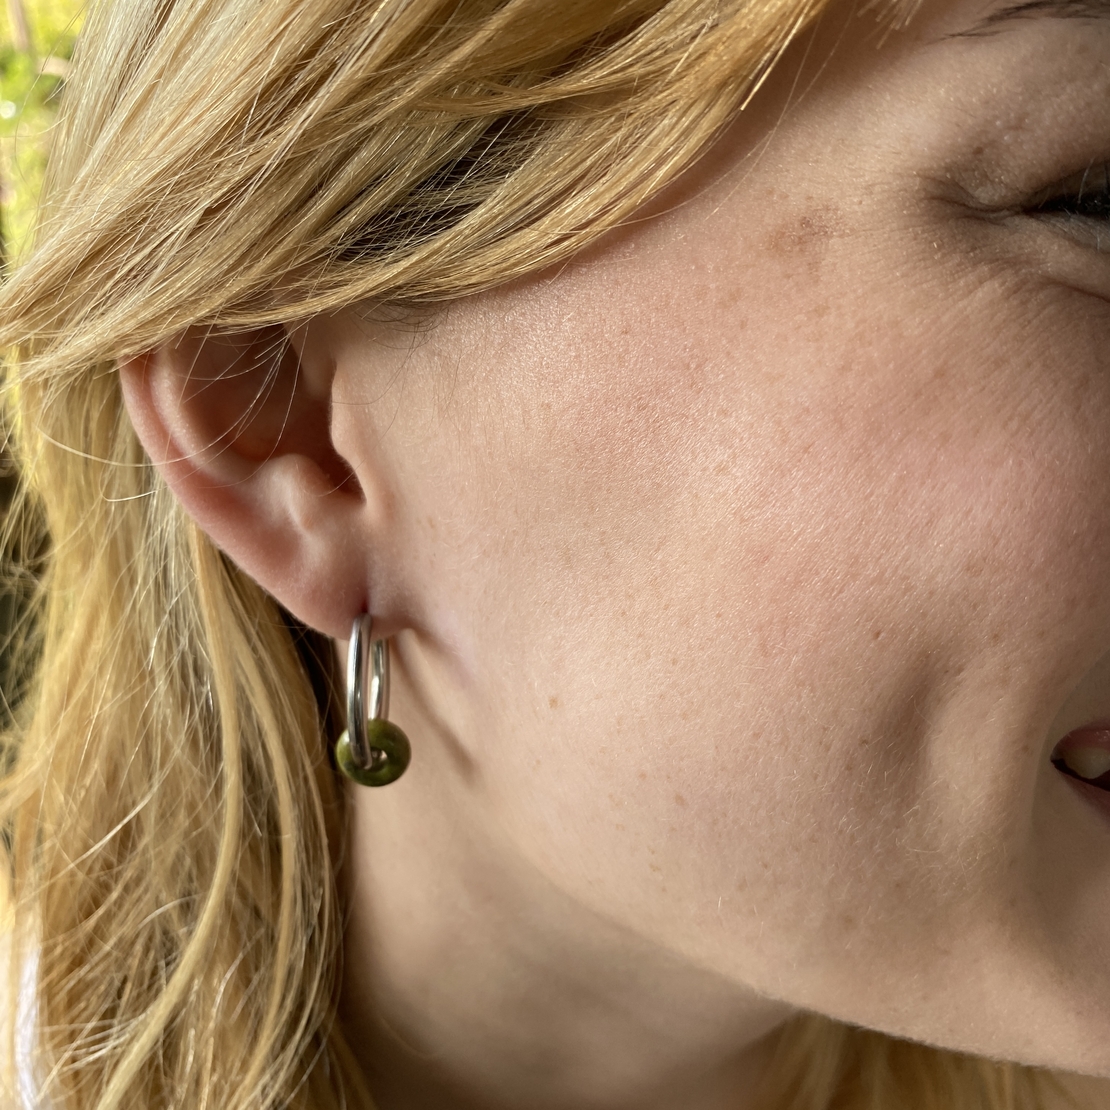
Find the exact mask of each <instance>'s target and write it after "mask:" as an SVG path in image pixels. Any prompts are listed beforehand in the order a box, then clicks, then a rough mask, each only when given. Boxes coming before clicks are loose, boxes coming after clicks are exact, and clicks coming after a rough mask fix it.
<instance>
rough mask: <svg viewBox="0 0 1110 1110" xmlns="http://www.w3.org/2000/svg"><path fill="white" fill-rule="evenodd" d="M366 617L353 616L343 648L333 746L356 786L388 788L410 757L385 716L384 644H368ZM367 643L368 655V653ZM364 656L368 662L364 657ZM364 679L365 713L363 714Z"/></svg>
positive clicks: (386, 658)
mask: <svg viewBox="0 0 1110 1110" xmlns="http://www.w3.org/2000/svg"><path fill="white" fill-rule="evenodd" d="M371 624H372V622H371V620H370V614H369V613H363V614H362V615H361V616H358V617H356V618H355V623H354V627H353V628H352V629H351V643H350V647H349V648H348V650H347V728H346V729H345V730H344V732H343V735H342V736H340V737H339V739H338V740H337V741H336V744H335V762H336V765H337V766H338V767H339V769H340V770H341V771H342V772H343V774H345V775H346V776H347V778H349V779H351V781H352V782H357V783H358V784H359V785H360V786H388V785H389V784H390V783H391V782H396V781H397V780H398V779H399V778H400V777H401V776H402V775H403V774H404V773H405V768H406V767H407V766H408V765H409V760H410V759H411V758H412V747H411V745H410V744H409V738H408V737H407V736H406V735H405V734H404V733H403V732H402V731H401V730H400V729H399V728H398V727H397V726H396V725H395V724H393V723H392V722H390V721H388V720H386V716H387V714H388V713H389V641H388V640H371V639H370V629H371ZM367 644H369V651H367ZM368 657H369V658H368ZM368 680H369V694H370V699H369V700H370V713H369V715H368V714H367V712H366V700H367V698H366V694H367V682H368Z"/></svg>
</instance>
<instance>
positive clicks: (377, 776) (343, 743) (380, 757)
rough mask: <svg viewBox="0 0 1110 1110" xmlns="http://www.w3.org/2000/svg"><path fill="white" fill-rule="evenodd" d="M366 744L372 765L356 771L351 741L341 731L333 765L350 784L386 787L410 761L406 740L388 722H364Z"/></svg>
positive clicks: (403, 770)
mask: <svg viewBox="0 0 1110 1110" xmlns="http://www.w3.org/2000/svg"><path fill="white" fill-rule="evenodd" d="M366 740H367V743H369V745H370V750H371V752H372V753H373V756H374V761H373V763H372V764H371V766H369V767H360V766H359V765H358V764H357V763H356V762H355V760H354V756H353V754H352V753H351V740H350V737H349V736H348V735H347V732H346V730H344V732H343V735H342V736H340V737H339V739H338V740H337V741H336V744H335V762H336V765H337V766H338V767H339V769H340V770H341V771H342V772H343V774H345V775H346V776H347V778H349V779H350V780H351V781H352V782H357V783H358V784H359V786H388V785H389V784H390V783H391V782H396V781H397V780H398V779H399V778H400V777H401V776H402V775H403V774H404V773H405V768H406V767H407V766H408V765H409V760H410V759H412V747H411V745H410V744H409V738H408V737H407V736H406V735H405V734H404V733H403V732H402V731H401V730H400V729H399V728H398V727H397V726H396V725H395V724H393V722H392V721H386V720H376V721H367V722H366Z"/></svg>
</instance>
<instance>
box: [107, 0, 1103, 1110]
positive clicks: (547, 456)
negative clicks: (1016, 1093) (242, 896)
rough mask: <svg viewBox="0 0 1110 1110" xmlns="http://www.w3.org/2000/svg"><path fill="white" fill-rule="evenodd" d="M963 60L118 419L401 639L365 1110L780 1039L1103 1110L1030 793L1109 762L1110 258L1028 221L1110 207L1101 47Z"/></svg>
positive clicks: (355, 824) (304, 578) (705, 1103)
mask: <svg viewBox="0 0 1110 1110" xmlns="http://www.w3.org/2000/svg"><path fill="white" fill-rule="evenodd" d="M990 11H991V9H990V8H989V7H984V6H983V5H982V4H981V3H956V4H952V3H926V4H925V6H924V8H923V9H922V11H921V13H920V14H919V15H918V17H917V18H915V19H914V20H913V21H912V22H911V23H910V24H909V26H908V27H907V28H905V29H902V30H898V31H896V32H893V33H891V34H889V35H886V36H881V35H878V34H877V33H876V25H875V23H874V21H873V18H872V17H870V16H863V17H859V16H856V15H855V14H853V13H851V12H845V11H833V12H832V13H830V15H829V16H828V17H827V18H826V19H824V20H823V22H822V25H821V27H820V28H819V29H818V30H817V32H816V33H815V34H814V35H811V36H807V37H806V38H805V39H804V40H802V41H800V42H798V43H797V44H795V47H794V48H793V49H792V50H791V51H790V52H789V54H788V55H787V56H786V57H785V58H784V59H783V61H782V62H781V64H780V66H779V68H778V70H776V72H775V75H774V76H773V78H772V79H771V81H770V82H769V84H768V86H767V87H766V88H765V89H764V90H763V91H762V92H761V94H760V96H759V98H757V99H756V100H755V101H754V102H753V103H752V105H751V106H750V107H749V108H748V109H747V110H746V111H745V112H744V113H743V114H742V116H741V117H740V119H739V120H738V121H737V123H736V125H735V126H734V127H733V128H732V130H731V131H730V132H729V133H728V134H727V135H726V136H724V137H723V138H722V140H721V141H720V142H719V143H718V144H717V146H716V147H715V148H714V150H713V151H712V152H711V154H710V155H709V156H708V157H707V158H706V159H705V160H703V162H702V163H700V164H699V165H698V166H697V167H696V168H695V169H694V170H693V171H692V172H691V173H689V174H688V175H687V176H686V177H685V178H684V179H683V180H682V181H681V182H679V183H678V184H677V185H676V186H675V187H674V188H673V189H672V190H671V192H670V193H669V194H668V195H667V196H666V197H664V198H661V199H660V201H659V202H658V203H657V204H656V205H655V206H654V208H653V211H652V212H650V213H645V215H644V218H643V219H642V220H640V221H638V222H636V223H635V224H634V225H632V226H630V227H629V228H627V229H625V230H623V231H622V232H621V233H619V234H615V235H612V236H610V237H609V238H608V239H606V240H605V241H604V242H602V243H600V244H598V245H597V246H596V247H595V248H594V249H592V250H591V251H590V252H588V253H587V254H585V255H583V256H580V257H579V258H577V259H575V260H574V261H573V262H572V263H571V264H569V265H566V266H563V267H561V268H559V269H558V270H557V271H554V272H549V273H545V274H541V275H538V276H536V277H534V278H532V279H530V280H527V281H523V282H519V283H516V284H514V285H512V286H509V287H505V288H502V289H500V290H497V291H495V292H492V293H489V294H484V295H481V296H477V297H473V298H469V299H467V300H465V301H460V302H457V303H455V304H453V305H451V306H450V307H449V308H448V309H447V310H446V311H445V312H444V313H442V314H441V315H439V316H438V317H436V318H435V319H433V320H429V321H427V322H425V323H424V324H422V325H421V326H419V327H417V328H416V329H414V330H406V329H403V328H395V327H394V328H390V327H387V326H385V325H382V324H376V323H373V322H371V321H370V320H368V319H367V317H366V314H365V313H364V312H357V311H350V312H345V313H341V314H338V315H335V316H330V317H326V318H319V319H316V320H314V321H312V322H311V323H310V324H309V325H307V326H306V327H302V328H300V329H298V330H296V331H294V332H292V333H291V334H292V338H293V344H292V348H291V350H292V354H290V355H289V356H288V357H287V358H286V359H285V361H284V362H283V363H282V364H281V366H280V367H278V368H277V369H278V372H279V373H278V378H279V382H284V383H285V385H286V388H285V389H284V392H283V390H282V388H281V387H280V386H279V388H277V389H275V390H274V392H273V393H272V394H271V395H270V400H269V402H268V403H267V404H266V405H263V406H261V407H260V408H259V409H257V410H256V411H255V413H254V416H253V417H252V419H251V420H250V421H249V422H248V423H247V424H245V425H243V424H242V423H240V425H238V426H237V430H236V432H235V433H230V432H229V429H230V428H232V427H233V425H235V422H236V419H237V418H238V417H240V416H241V414H242V412H243V411H244V409H245V406H246V404H247V403H248V402H249V401H250V400H251V399H252V398H253V397H254V396H255V395H256V393H257V389H258V381H259V380H260V376H261V374H262V373H263V372H264V371H265V370H266V369H267V368H268V369H271V370H272V369H274V367H272V366H271V367H267V366H266V363H267V352H268V351H269V350H270V349H272V340H273V336H267V335H259V336H256V337H248V339H246V340H238V341H236V343H228V342H223V341H220V340H217V339H213V338H211V337H202V336H197V335H191V334H190V335H186V336H183V337H180V338H179V339H178V340H176V341H174V342H173V343H170V344H167V345H166V346H165V347H164V348H162V349H160V350H158V351H153V352H151V353H150V354H149V355H148V356H146V357H145V358H142V359H137V360H135V361H134V362H132V363H129V364H127V365H126V366H124V367H123V368H122V370H123V380H124V387H125V391H126V395H127V399H128V403H129V407H130V409H131V412H132V416H133V420H134V422H135V425H136V428H137V429H138V431H139V433H140V436H141V437H142V439H143V441H144V443H145V444H146V446H147V449H148V451H149V452H150V454H151V456H152V457H153V458H154V459H155V461H156V462H157V463H158V464H159V465H160V466H161V467H162V469H163V471H164V473H165V474H166V476H167V478H168V480H169V481H170V484H171V485H172V486H173V488H174V489H175V491H176V492H177V494H178V495H179V496H180V497H181V499H182V500H183V502H184V503H185V505H186V507H187V508H188V509H189V510H190V511H191V512H192V513H193V514H194V515H195V516H196V517H197V519H198V520H200V522H201V523H202V525H203V526H204V527H205V528H206V529H207V530H208V531H209V532H210V533H211V534H212V535H213V537H214V538H215V539H216V541H217V542H218V543H220V544H221V546H223V547H224V548H225V550H227V551H228V552H229V554H231V555H232V557H233V558H235V559H236V560H238V561H239V562H240V564H241V565H242V566H244V567H245V568H246V569H247V570H248V571H249V572H250V573H252V574H253V575H254V576H255V577H256V578H257V579H258V580H259V581H260V582H261V583H262V584H263V585H264V586H266V587H267V588H268V589H270V590H271V591H272V592H273V593H274V594H275V596H277V597H278V598H279V599H280V600H281V601H282V602H283V603H284V604H285V605H286V606H288V607H289V608H290V609H291V610H292V611H293V612H295V613H297V615H299V616H300V617H301V618H302V619H304V620H306V621H307V622H308V623H309V624H311V625H313V626H314V627H316V628H319V629H321V630H323V631H325V632H327V633H328V634H330V635H332V636H334V637H336V639H337V640H341V639H342V638H343V637H344V636H345V635H346V632H347V630H348V629H349V627H350V622H351V620H352V619H353V618H354V617H355V615H356V614H357V613H358V612H360V611H361V610H362V609H363V608H365V607H366V606H369V608H370V611H371V612H372V613H373V614H374V616H375V619H376V622H377V626H376V629H377V630H376V634H378V635H394V636H395V640H394V645H393V664H394V669H393V683H394V692H393V706H392V712H391V717H392V718H393V719H394V720H395V721H397V722H398V723H399V724H400V725H401V726H402V727H404V728H405V730H406V731H407V732H408V734H409V736H410V738H411V739H412V742H413V748H414V758H413V763H412V767H411V768H410V770H409V771H408V773H407V774H406V776H405V777H404V778H403V779H402V780H401V781H400V782H398V783H397V784H396V785H394V786H391V787H389V789H388V790H383V791H368V790H360V789H358V788H354V787H352V788H351V807H352V823H351V833H350V842H349V845H348V850H347V867H346V875H347V881H348V882H349V886H350V897H351V919H350V924H349V928H348V944H347V954H346V962H345V971H344V974H345V988H344V999H345V1021H346V1022H347V1023H348V1025H349V1028H350V1030H351V1034H352V1039H353V1042H354V1043H355V1045H356V1048H357V1050H358V1051H359V1052H360V1054H361V1057H362V1059H363V1061H364V1063H365V1065H366V1068H367V1073H368V1075H369V1076H370V1078H371V1081H372V1084H373V1086H374V1089H375V1093H376V1095H377V1097H378V1098H379V1100H380V1104H381V1105H382V1106H383V1107H384V1108H387V1110H407V1108H409V1107H427V1106H435V1107H437V1108H444V1110H456V1108H459V1110H461V1108H464V1107H465V1108H473V1110H478V1108H483V1110H486V1108H488V1110H516V1108H520V1110H523V1108H525V1107H528V1108H529V1110H535V1108H545V1110H546V1108H551V1110H556V1108H566V1110H571V1108H575V1110H581V1108H591V1110H592V1108H597V1110H617V1108H620V1110H647V1108H655V1107H660V1108H661V1107H673V1106H679V1105H681V1106H683V1107H688V1108H692V1110H717V1108H723V1107H726V1106H728V1107H743V1106H746V1105H750V1104H751V1103H750V1100H751V1097H752V1092H753V1090H754V1087H755V1084H756V1082H757V1080H758V1077H759V1074H760V1071H761V1068H762V1065H763V1063H764V1062H765V1056H766V1053H765V1046H766V1042H765V1040H764V1039H763V1038H764V1037H765V1035H766V1034H767V1033H768V1032H769V1031H771V1030H773V1029H774V1028H775V1027H776V1026H777V1025H778V1024H779V1023H780V1022H781V1021H782V1020H783V1019H784V1018H785V1017H787V1016H789V1015H790V1014H791V1013H793V1012H795V1011H796V1010H798V1009H799V1008H809V1009H813V1010H817V1011H819V1012H821V1013H825V1014H828V1015H832V1016H834V1017H837V1018H841V1019H845V1020H850V1021H853V1022H856V1023H859V1024H862V1025H865V1026H869V1027H873V1028H876V1029H880V1030H883V1031H886V1032H889V1033H893V1034H896V1035H898V1036H903V1037H909V1038H914V1039H918V1040H923V1041H927V1042H930V1043H933V1044H937V1045H941V1046H944V1047H947V1048H953V1049H959V1050H963V1051H968V1052H973V1053H979V1054H986V1055H991V1056H994V1057H999V1058H1004V1059H1011V1060H1019V1061H1023V1062H1027V1063H1034V1064H1041V1065H1046V1066H1049V1067H1052V1068H1055V1069H1059V1070H1061V1071H1066V1072H1077V1073H1085V1074H1087V1075H1092V1076H1103V1077H1106V1076H1110V960H1108V959H1107V958H1106V956H1107V953H1108V951H1110V817H1108V816H1107V813H1106V812H1103V811H1101V810H1099V809H1098V807H1097V806H1096V805H1094V804H1092V802H1091V799H1090V798H1089V797H1085V796H1084V795H1083V793H1082V792H1081V791H1080V790H1078V789H1076V785H1075V783H1074V781H1073V780H1069V779H1067V778H1065V777H1064V776H1062V775H1061V774H1060V773H1059V772H1058V771H1057V770H1055V769H1054V768H1053V767H1052V765H1051V763H1050V758H1049V757H1050V754H1051V752H1052V750H1053V748H1054V746H1055V745H1056V744H1057V743H1058V741H1059V740H1060V739H1061V738H1062V737H1063V736H1064V735H1065V734H1066V733H1068V732H1069V731H1070V730H1072V729H1074V728H1077V727H1079V726H1080V725H1083V724H1087V723H1089V722H1091V721H1096V720H1099V719H1103V718H1110V683H1108V678H1110V586H1108V585H1107V584H1108V583H1110V373H1108V371H1110V355H1108V354H1107V350H1108V348H1107V344H1106V341H1107V339H1108V338H1110V307H1108V300H1110V256H1108V255H1107V254H1106V253H1105V252H1104V251H1102V250H1100V249H1099V238H1100V237H1101V239H1102V240H1103V241H1110V231H1108V230H1107V229H1106V227H1105V224H1104V223H1099V222H1097V221H1093V220H1087V219H1082V218H1076V219H1068V218H1067V217H1060V216H1047V215H1043V214H1037V213H1036V212H1034V211H1033V208H1035V206H1036V203H1037V200H1038V197H1039V198H1040V199H1044V197H1045V196H1046V195H1056V194H1059V193H1067V192H1068V191H1069V190H1070V191H1072V192H1074V191H1075V190H1074V184H1075V182H1074V180H1072V181H1071V184H1066V183H1067V182H1068V181H1069V179H1074V178H1075V176H1076V175H1080V174H1081V173H1082V172H1083V171H1084V170H1085V169H1086V168H1087V167H1089V166H1091V165H1092V164H1093V165H1094V166H1096V167H1101V166H1102V165H1103V164H1104V163H1106V162H1108V161H1110V95H1108V94H1110V20H1101V21H1100V20H1095V19H1078V18H1067V19H1064V18H1054V17H1051V16H1048V15H1039V16H1037V17H1035V18H1029V19H1017V20H1013V21H1010V22H1006V23H999V24H997V25H995V26H993V27H992V28H991V30H992V31H993V32H996V33H991V34H984V35H970V36H962V35H958V34H957V33H958V32H962V31H966V30H969V29H971V28H973V27H974V26H975V25H976V24H977V21H979V20H981V19H982V18H983V17H984V16H985V15H986V14H987V13H988V12H990ZM953 36H956V37H953ZM1099 172H1100V173H1101V170H1100V171H1099ZM1062 183H1064V184H1062ZM1046 191H1047V192H1046ZM229 367H237V368H239V370H242V369H243V368H244V367H247V368H248V369H251V370H252V371H256V373H254V374H253V376H252V374H251V373H238V374H237V375H236V376H235V377H234V378H228V377H226V376H223V377H222V376H221V375H226V374H227V371H228V369H229ZM294 382H295V386H294ZM198 383H199V384H198ZM1077 1083H1078V1084H1079V1086H1083V1084H1082V1083H1079V1081H1077ZM1076 1089H1079V1088H1078V1086H1077V1088H1076ZM1086 1089H1087V1090H1088V1092H1089V1093H1093V1094H1094V1096H1095V1097H1098V1098H1100V1099H1101V1100H1103V1101H1105V1099H1106V1098H1107V1088H1106V1087H1105V1086H1103V1085H1102V1084H1100V1083H1098V1082H1096V1081H1093V1080H1092V1081H1090V1082H1088V1083H1087V1084H1086Z"/></svg>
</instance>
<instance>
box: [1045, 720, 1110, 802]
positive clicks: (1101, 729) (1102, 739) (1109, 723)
mask: <svg viewBox="0 0 1110 1110" xmlns="http://www.w3.org/2000/svg"><path fill="white" fill-rule="evenodd" d="M1069 747H1072V748H1078V747H1084V748H1102V749H1104V750H1106V751H1110V719H1107V720H1099V721H1092V722H1090V723H1089V724H1085V725H1082V726H1080V727H1079V728H1076V729H1072V731H1071V732H1069V733H1068V734H1067V735H1066V736H1065V737H1063V738H1062V739H1061V740H1060V741H1059V743H1057V744H1056V746H1055V747H1054V748H1053V749H1052V756H1051V759H1052V765H1053V767H1055V768H1056V770H1057V771H1059V772H1060V774H1061V775H1063V776H1064V778H1065V779H1067V782H1068V785H1069V786H1070V787H1071V788H1072V789H1073V790H1075V791H1076V792H1077V793H1078V794H1079V795H1080V797H1081V798H1083V800H1084V801H1085V802H1086V803H1087V804H1088V805H1092V806H1094V808H1095V809H1097V810H1098V811H1099V813H1100V814H1101V815H1102V817H1103V819H1104V820H1106V821H1110V771H1108V772H1106V773H1105V774H1104V775H1101V776H1100V777H1099V778H1098V779H1097V780H1095V781H1097V782H1098V783H1099V784H1100V785H1098V786H1096V785H1095V784H1094V782H1093V781H1091V780H1088V779H1084V778H1080V777H1079V776H1078V775H1077V774H1076V773H1075V772H1074V771H1073V770H1072V769H1071V768H1070V767H1068V766H1067V764H1066V763H1064V762H1063V753H1064V752H1065V751H1066V750H1067V749H1068V748H1069Z"/></svg>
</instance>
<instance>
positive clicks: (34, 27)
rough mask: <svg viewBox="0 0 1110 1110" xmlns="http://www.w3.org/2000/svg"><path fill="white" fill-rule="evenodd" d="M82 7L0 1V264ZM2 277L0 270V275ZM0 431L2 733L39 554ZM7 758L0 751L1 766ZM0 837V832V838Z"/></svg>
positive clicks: (27, 216) (19, 224) (31, 195)
mask: <svg viewBox="0 0 1110 1110" xmlns="http://www.w3.org/2000/svg"><path fill="white" fill-rule="evenodd" d="M83 8H84V4H83V2H81V0H0V252H2V254H0V263H2V264H3V265H6V264H7V263H8V262H10V261H11V260H12V259H14V258H17V257H18V256H19V253H20V251H21V250H22V249H23V247H24V246H25V245H26V243H27V240H28V235H29V233H30V231H31V228H32V226H33V224H34V215H35V203H36V200H37V197H38V194H39V189H40V187H41V185H42V176H43V169H44V168H45V166H46V155H47V151H48V149H49V145H50V135H51V125H52V124H53V122H54V119H55V116H56V115H57V110H58V103H59V100H60V98H61V95H62V91H63V88H64V85H65V78H66V74H67V73H68V71H69V60H70V57H71V55H72V54H73V43H74V40H75V38H76V37H77V31H78V29H79V27H80V24H81V18H82V13H83ZM0 276H2V269H0ZM6 448H7V443H6V434H5V432H4V430H3V428H0V523H2V524H3V525H5V527H4V528H3V529H0V532H2V534H3V538H4V542H3V544H0V547H2V548H3V550H2V551H0V728H3V727H4V726H6V725H7V724H8V723H9V722H10V720H11V716H10V711H11V708H12V706H13V705H14V704H15V703H16V702H18V701H19V698H20V694H21V691H22V686H23V683H22V680H21V674H20V671H21V664H19V663H17V662H16V660H17V659H18V658H19V655H18V654H13V649H14V647H15V644H16V643H17V642H18V641H19V639H20V638H21V637H22V636H23V635H24V634H25V629H24V627H23V626H24V624H25V622H24V621H23V620H22V617H23V616H24V614H26V612H27V607H26V599H27V597H28V596H29V595H30V594H31V592H32V591H33V589H34V576H35V564H36V561H37V560H36V551H37V550H38V548H37V545H36V549H35V550H33V551H29V550H25V549H24V545H23V544H22V543H21V541H20V535H21V532H20V530H19V528H18V527H12V528H11V529H10V530H9V528H8V527H6V526H7V525H12V524H14V522H13V521H12V520H11V519H10V518H9V508H10V506H11V503H12V497H13V494H14V491H15V485H16V475H15V472H14V470H13V469H12V465H11V462H10V459H9V456H8V452H7V449H6ZM11 755H12V752H11V751H9V750H6V749H4V748H2V747H0V764H3V763H6V762H7V760H8V759H10V758H11ZM0 837H2V830H0Z"/></svg>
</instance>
